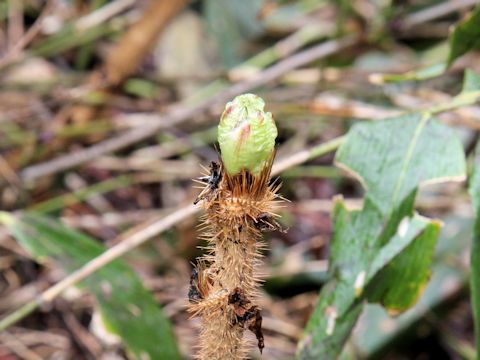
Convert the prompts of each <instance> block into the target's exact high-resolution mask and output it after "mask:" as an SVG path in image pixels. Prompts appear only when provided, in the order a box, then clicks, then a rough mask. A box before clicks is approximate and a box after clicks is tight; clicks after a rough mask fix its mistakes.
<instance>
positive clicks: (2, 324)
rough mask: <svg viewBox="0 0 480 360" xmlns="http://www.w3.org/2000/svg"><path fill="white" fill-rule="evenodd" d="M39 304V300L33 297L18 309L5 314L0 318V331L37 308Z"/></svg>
mask: <svg viewBox="0 0 480 360" xmlns="http://www.w3.org/2000/svg"><path fill="white" fill-rule="evenodd" d="M40 305H41V304H40V302H39V301H37V299H35V300H33V301H31V302H29V303H26V304H25V305H23V306H22V307H21V308H19V309H18V310H15V311H14V312H13V313H11V314H10V315H7V316H5V317H4V318H3V319H2V320H0V332H2V331H3V330H5V329H7V328H8V327H9V326H11V325H13V324H15V323H16V322H18V321H20V320H22V319H23V318H25V317H26V316H28V315H30V314H31V313H32V312H34V311H35V310H36V309H38V308H39V307H40Z"/></svg>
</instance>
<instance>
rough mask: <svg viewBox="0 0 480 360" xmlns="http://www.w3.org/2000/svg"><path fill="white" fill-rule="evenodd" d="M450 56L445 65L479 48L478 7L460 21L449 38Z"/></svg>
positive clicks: (479, 21) (479, 24)
mask: <svg viewBox="0 0 480 360" xmlns="http://www.w3.org/2000/svg"><path fill="white" fill-rule="evenodd" d="M448 41H449V44H450V54H449V56H448V61H447V64H448V65H449V66H450V65H451V64H452V63H453V62H454V61H455V60H456V59H457V58H458V57H460V56H462V55H464V54H465V53H467V52H468V51H470V50H473V49H479V48H480V6H477V7H476V8H475V10H474V11H473V12H472V13H471V14H470V15H469V16H468V17H467V18H466V19H464V20H462V21H461V22H460V23H459V24H458V25H457V26H456V27H455V29H454V30H453V32H452V33H451V34H450V36H449V39H448Z"/></svg>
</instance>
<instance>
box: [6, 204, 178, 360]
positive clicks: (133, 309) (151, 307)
mask: <svg viewBox="0 0 480 360" xmlns="http://www.w3.org/2000/svg"><path fill="white" fill-rule="evenodd" d="M0 222H3V223H4V224H5V225H6V226H7V227H8V228H9V229H10V231H11V232H12V234H13V235H14V236H15V238H16V239H17V240H18V242H19V243H20V244H21V245H22V246H23V247H24V248H25V249H26V250H27V251H28V252H29V253H30V254H31V255H32V256H33V257H35V258H36V259H37V260H38V261H39V262H44V261H45V260H47V259H52V260H54V261H55V262H56V263H58V264H60V265H61V266H62V267H63V268H64V269H65V270H66V271H68V272H72V271H74V270H76V269H78V268H80V267H81V266H82V265H84V264H85V263H87V262H88V261H90V260H92V259H93V258H95V257H97V256H99V255H100V254H101V253H103V252H104V251H105V247H104V246H103V245H101V244H100V243H98V242H97V241H95V240H94V239H92V238H90V237H89V236H87V235H85V234H83V233H80V232H77V231H74V230H71V229H69V228H67V227H65V226H63V225H62V224H60V223H58V222H57V221H55V220H53V219H51V218H48V217H44V216H40V215H37V214H27V213H25V214H21V215H19V216H18V217H15V218H14V217H13V216H11V215H9V214H7V213H0ZM80 286H82V287H85V288H86V289H88V290H89V291H90V292H92V293H93V294H94V295H95V297H96V299H97V302H98V305H99V308H100V311H101V314H102V319H103V321H104V323H105V325H106V327H107V329H108V330H109V331H111V332H113V333H115V334H117V335H119V336H120V337H121V338H122V339H123V341H124V343H125V345H126V347H127V348H128V349H129V350H130V351H131V353H133V354H134V356H135V357H136V358H139V359H140V358H142V359H143V358H146V357H147V356H148V358H150V359H180V354H179V352H178V349H177V346H176V342H175V338H174V335H173V331H172V327H171V325H170V322H169V320H168V318H167V317H166V316H165V314H164V313H163V312H162V311H161V309H160V308H159V306H158V304H157V303H156V301H155V299H154V298H153V296H152V294H151V293H150V292H149V291H148V290H146V289H145V288H144V287H143V285H142V283H141V282H140V280H139V278H138V276H137V275H136V274H135V272H134V271H132V269H130V267H128V266H127V265H126V264H125V263H124V262H123V261H121V260H115V261H113V262H111V263H109V264H108V265H106V266H104V267H103V268H102V269H100V270H99V271H97V272H96V273H95V274H93V275H91V276H90V277H88V278H86V279H85V280H84V281H83V282H82V283H81V284H80Z"/></svg>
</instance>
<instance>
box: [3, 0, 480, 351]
mask: <svg viewBox="0 0 480 360" xmlns="http://www.w3.org/2000/svg"><path fill="white" fill-rule="evenodd" d="M476 3H477V1H472V0H469V1H467V0H451V1H437V0H408V1H394V0H352V1H345V0H338V1H333V0H229V1H222V0H202V1H200V0H197V1H186V0H175V1H170V0H151V1H147V0H143V1H134V0H111V1H107V0H90V1H87V0H47V1H41V0H9V1H7V0H3V1H0V210H3V211H5V212H4V213H2V214H3V215H2V216H3V220H2V221H3V223H5V224H7V225H8V224H10V225H11V224H12V222H13V221H15V226H9V227H10V231H7V229H6V227H4V226H1V227H0V314H1V316H2V317H5V316H6V315H7V314H11V313H12V312H14V311H16V309H17V308H18V307H19V306H20V305H22V304H26V303H27V304H29V303H31V301H32V299H37V300H36V301H34V304H33V305H32V306H30V308H27V309H26V310H25V311H24V312H23V313H21V314H20V315H19V317H18V318H16V319H14V320H15V321H12V323H11V324H12V326H9V327H8V328H6V327H5V328H2V327H1V326H0V328H2V330H3V331H0V359H17V358H18V359H124V358H139V359H174V358H178V357H181V358H190V357H191V354H193V352H194V351H193V346H194V344H195V339H196V334H197V332H198V329H197V328H196V325H197V321H196V320H193V321H192V320H188V314H187V313H186V312H185V304H186V302H187V293H188V286H189V281H190V273H191V268H192V267H191V262H192V261H193V260H194V259H195V258H196V257H197V256H199V255H200V254H201V251H202V250H201V249H199V248H198V246H201V245H202V243H201V242H199V240H198V238H197V228H196V226H197V224H198V216H197V214H196V212H195V209H193V208H192V207H191V204H192V202H193V200H194V199H195V197H196V195H197V194H198V192H199V191H198V189H195V188H194V187H193V185H192V181H191V179H192V178H195V177H197V176H199V174H200V172H201V166H200V165H208V164H209V163H210V161H211V160H215V159H216V158H217V152H216V150H215V141H216V125H217V123H218V119H219V115H220V113H221V111H222V110H223V107H224V105H225V103H226V101H229V100H230V99H231V98H233V96H235V95H237V94H239V93H242V92H255V93H257V94H259V95H260V96H261V97H263V98H264V99H265V101H266V103H267V110H268V111H271V112H272V113H273V114H274V117H275V120H276V122H277V126H278V128H279V139H278V143H279V147H278V154H277V159H279V161H283V162H282V164H283V165H284V166H283V168H282V170H284V171H282V173H281V174H280V178H281V180H282V182H283V185H282V190H281V193H282V195H283V196H284V197H285V198H287V199H289V200H290V202H288V203H285V206H284V208H283V209H282V213H281V215H282V218H281V222H282V224H283V225H284V226H285V227H288V228H289V230H288V232H286V233H281V232H275V233H271V234H269V235H268V244H269V250H268V251H266V252H265V266H264V268H263V269H262V271H263V272H264V273H265V274H266V281H265V286H264V292H263V294H262V299H261V304H260V305H261V307H262V308H263V317H264V322H263V327H264V332H265V344H266V347H265V349H264V354H263V356H262V358H264V359H288V358H292V357H293V356H294V354H295V350H296V346H297V342H298V340H299V339H300V337H301V335H302V330H303V328H304V327H305V324H306V322H307V320H308V318H309V317H310V315H311V312H312V310H313V307H314V305H315V301H316V299H317V297H318V292H319V289H320V288H321V286H322V284H323V283H324V282H325V280H326V270H327V266H328V264H327V256H328V245H329V239H330V236H331V228H332V225H331V220H330V211H331V208H332V200H331V199H332V197H333V196H334V195H335V194H342V195H343V196H344V197H345V199H346V203H347V204H349V205H351V206H357V207H358V206H359V205H360V202H361V201H360V199H361V197H362V195H363V190H362V188H361V186H360V184H359V183H358V182H357V181H356V180H354V179H352V178H351V177H350V176H348V175H346V174H344V173H342V172H340V171H339V170H338V169H337V168H335V167H334V165H333V164H332V161H333V156H334V154H333V150H335V149H336V146H338V145H335V144H336V143H335V141H336V139H338V138H339V137H340V136H342V135H343V134H345V133H346V131H348V129H349V127H350V126H351V125H352V124H354V123H356V122H358V121H375V120H378V119H382V118H386V117H389V116H392V115H395V114H398V113H400V112H402V111H409V110H418V109H424V108H431V107H433V106H435V105H438V104H442V103H445V102H448V101H450V100H451V98H452V96H453V95H455V94H457V93H458V92H460V90H461V85H462V78H463V73H464V70H465V69H467V68H468V69H471V70H473V71H474V72H476V73H479V72H480V54H479V53H478V52H477V53H476V52H475V51H473V52H468V53H466V52H467V50H470V49H472V48H476V47H477V48H478V47H479V46H480V42H479V40H478V39H479V38H480V35H478V36H477V34H478V29H480V16H478V15H477V19H479V20H478V23H477V25H478V27H475V26H473V27H470V28H468V29H466V30H467V33H469V32H470V35H471V36H470V37H468V36H466V37H462V38H461V39H460V41H456V42H453V43H452V39H450V45H449V40H448V37H449V31H450V29H451V28H452V26H453V25H455V24H457V23H459V22H460V21H462V19H465V18H466V17H467V15H468V14H470V13H471V12H472V10H473V9H474V6H475V5H476ZM477 13H478V11H477ZM472 34H473V35H472ZM467 35H468V34H467ZM462 36H463V35H462ZM467 39H468V42H469V43H467ZM452 44H453V45H452ZM455 46H456V47H455ZM462 46H463V47H465V49H464V48H462ZM452 53H453V54H454V55H452ZM465 53H466V54H465ZM461 55H463V56H461ZM447 64H448V65H450V66H449V67H448V70H447V71H446V72H445V73H443V72H444V71H445V70H446V66H447ZM439 75H441V76H439ZM440 119H441V121H442V122H444V123H446V124H449V125H451V126H452V127H453V128H454V130H455V133H456V134H457V135H458V136H459V137H460V138H461V140H462V142H463V145H464V148H465V150H466V152H467V155H470V154H471V153H472V151H473V149H474V146H475V144H476V142H477V140H478V133H477V131H478V130H479V129H480V107H478V106H475V105H473V106H468V107H463V108H460V109H458V110H455V111H450V112H445V113H443V114H441V115H440ZM324 143H326V144H332V146H331V147H330V148H329V147H328V146H327V148H321V150H320V151H317V152H315V151H313V152H311V151H310V150H309V149H317V150H318V147H316V146H317V145H318V144H324ZM306 154H307V155H306ZM318 154H321V155H322V156H317V155H318ZM417 206H418V210H419V212H420V213H421V214H425V215H427V216H429V217H434V218H439V219H441V220H442V221H443V222H444V223H445V225H444V228H443V231H442V235H441V239H440V241H439V244H438V246H437V252H436V256H435V260H434V265H433V275H432V279H431V282H430V283H429V284H428V285H427V287H426V289H425V293H424V295H423V296H422V298H421V299H420V301H419V303H418V304H417V305H416V306H415V307H414V308H413V309H412V310H410V311H408V312H406V313H405V314H403V315H401V316H399V317H396V318H389V317H388V316H387V314H386V312H385V311H384V310H383V309H382V308H381V307H379V306H377V305H369V306H368V307H367V308H366V311H365V312H364V313H363V315H362V316H361V318H360V321H359V323H358V324H357V326H356V328H355V330H354V333H353V336H352V337H351V338H350V339H349V341H348V343H347V353H346V354H345V355H344V356H346V357H353V358H372V359H373V358H382V359H473V358H475V348H474V341H473V339H474V333H473V321H472V314H471V310H470V304H469V289H468V276H469V265H468V254H469V243H470V241H471V228H472V225H473V212H472V210H471V205H470V202H469V199H468V195H467V192H466V188H465V183H454V184H452V183H449V184H442V185H436V186H431V187H428V188H427V189H422V191H421V192H420V193H419V196H418V199H417ZM19 210H24V211H26V212H23V213H22V214H23V215H19V217H18V218H17V219H18V220H13V218H11V217H10V214H17V213H18V211H19ZM34 214H36V215H34ZM38 214H41V215H48V216H49V217H48V218H47V217H44V216H39V215H38ZM169 216H170V217H169ZM165 219H166V220H165ZM0 220H1V219H0ZM62 224H63V225H62ZM132 239H133V240H134V241H137V242H135V243H134V242H133V240H132ZM147 240H149V242H146V241H147ZM125 241H130V242H128V244H129V245H128V248H126V249H124V250H123V253H125V252H127V254H126V255H125V256H123V257H122V258H121V260H120V259H118V258H119V255H122V254H123V253H122V250H120V251H119V253H117V254H113V255H112V257H111V258H110V259H109V260H115V261H113V262H111V263H109V264H108V265H105V264H106V263H107V261H105V263H102V264H100V265H99V266H98V267H99V268H101V270H100V271H98V272H95V273H94V274H93V275H91V276H90V277H88V278H87V279H86V280H84V279H85V276H80V278H78V279H77V280H76V281H73V282H72V283H71V284H70V285H73V284H77V283H78V282H79V280H82V282H80V283H79V285H80V286H78V287H67V286H65V288H62V289H61V291H58V292H57V293H55V292H53V293H52V292H51V293H47V294H46V295H45V293H43V295H42V296H41V297H37V296H38V295H39V294H42V292H43V291H45V290H47V289H49V288H50V287H51V286H52V285H54V284H56V283H58V282H59V281H61V280H62V279H64V278H65V277H66V276H67V275H68V274H69V273H70V272H72V271H74V270H76V269H78V268H79V267H81V266H82V265H83V264H85V263H87V262H88V261H89V260H91V259H94V258H95V257H97V256H98V255H99V254H101V253H102V252H103V251H104V250H105V249H106V248H116V249H119V247H118V245H119V244H121V243H122V242H125ZM50 289H51V288H50ZM65 289H66V290H65ZM36 297H37V298H36ZM36 308H39V309H38V311H33V310H35V309H36ZM13 323H15V324H13ZM3 325H5V323H3ZM8 325H10V324H8ZM159 344H161V346H159ZM159 347H161V349H160V350H159ZM179 354H180V355H179ZM352 354H353V355H352ZM258 356H259V355H258V354H257V353H256V352H255V353H252V357H253V358H255V357H258Z"/></svg>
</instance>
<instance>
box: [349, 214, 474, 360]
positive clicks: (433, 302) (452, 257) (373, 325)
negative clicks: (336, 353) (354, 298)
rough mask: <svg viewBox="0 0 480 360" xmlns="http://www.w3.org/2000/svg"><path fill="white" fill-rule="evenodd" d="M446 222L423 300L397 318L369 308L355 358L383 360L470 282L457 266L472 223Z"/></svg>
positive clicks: (358, 328)
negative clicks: (411, 328) (400, 341)
mask: <svg viewBox="0 0 480 360" xmlns="http://www.w3.org/2000/svg"><path fill="white" fill-rule="evenodd" d="M444 220H445V225H444V227H445V229H446V230H447V231H444V232H443V233H442V235H441V236H440V238H439V240H438V245H437V249H436V254H435V259H434V264H433V266H432V270H433V271H432V278H431V279H430V280H429V283H428V285H427V286H426V288H425V292H424V293H423V294H422V297H421V299H419V301H418V303H417V304H416V305H415V306H414V307H413V308H412V309H410V310H409V311H407V312H405V313H403V314H400V315H399V316H396V317H395V318H390V317H389V315H388V313H387V312H386V311H385V310H384V309H382V308H381V307H380V306H378V305H376V304H375V305H373V304H372V305H366V306H365V308H364V311H363V313H362V316H361V318H360V320H359V322H358V324H357V325H356V331H354V332H353V335H352V339H351V341H352V343H353V348H354V349H355V352H356V357H355V358H361V359H367V358H369V359H370V358H373V359H378V358H382V357H381V355H384V350H388V349H391V347H390V346H391V344H394V343H397V342H398V340H399V338H401V337H402V334H403V333H404V332H405V331H406V330H407V329H409V328H410V327H411V326H413V325H414V324H415V323H418V322H419V321H420V320H421V319H422V318H423V317H425V316H426V315H431V314H432V312H433V311H435V309H436V308H437V307H438V306H439V305H440V304H441V303H444V302H445V301H448V299H451V296H452V295H453V294H455V293H457V292H458V291H459V290H460V289H462V288H463V287H464V285H465V283H466V282H467V281H468V279H467V277H468V274H467V273H466V271H465V270H466V269H465V267H462V266H458V264H460V263H462V258H463V257H464V256H463V255H464V253H465V249H466V248H468V246H469V241H470V239H471V235H472V225H473V223H472V220H471V219H470V218H469V217H467V215H464V216H462V215H460V216H458V215H455V216H448V217H447V218H446V219H444ZM447 284H448V286H446V285H447ZM438 311H439V313H438V314H439V315H440V316H443V315H445V314H444V309H440V310H438ZM405 345H407V346H408V344H405Z"/></svg>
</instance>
